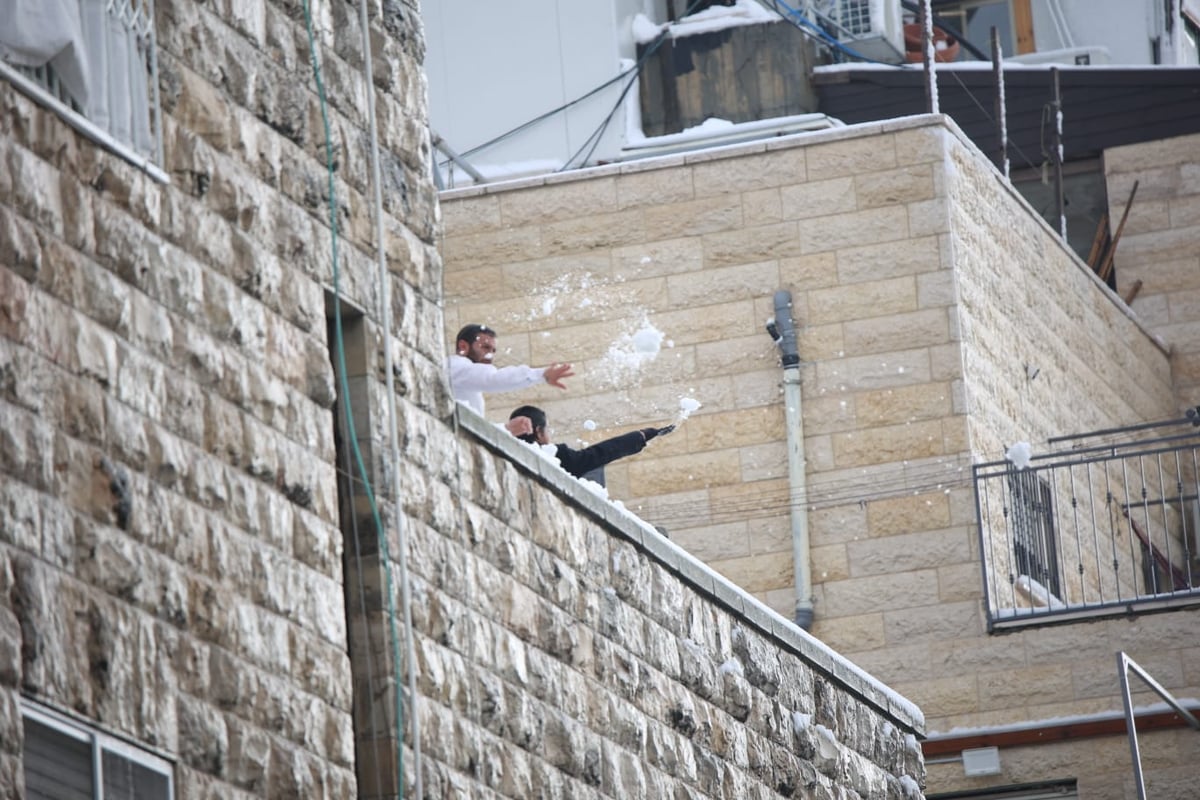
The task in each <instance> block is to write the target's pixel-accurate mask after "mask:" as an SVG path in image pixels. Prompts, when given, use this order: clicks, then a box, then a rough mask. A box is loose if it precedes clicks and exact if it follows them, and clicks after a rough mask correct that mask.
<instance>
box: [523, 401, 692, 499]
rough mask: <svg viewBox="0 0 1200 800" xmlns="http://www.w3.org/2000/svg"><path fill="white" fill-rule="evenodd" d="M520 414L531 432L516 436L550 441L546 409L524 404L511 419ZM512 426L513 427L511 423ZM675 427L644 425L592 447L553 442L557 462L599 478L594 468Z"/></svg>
mask: <svg viewBox="0 0 1200 800" xmlns="http://www.w3.org/2000/svg"><path fill="white" fill-rule="evenodd" d="M521 417H524V418H525V419H528V420H529V423H530V427H531V428H532V433H523V434H520V435H517V438H518V439H520V440H521V441H523V442H529V443H530V444H550V434H549V432H548V430H547V428H546V412H545V411H542V410H541V409H540V408H538V407H537V406H521V407H520V408H518V409H516V410H514V411H513V412H512V413H511V414H509V415H508V419H509V422H510V423H512V421H513V420H517V419H519V418H521ZM509 430H510V431H512V430H513V426H512V425H511V424H510V426H509ZM673 430H675V426H674V425H668V426H666V427H665V428H642V429H641V430H636V431H630V432H629V433H623V434H621V435H620V436H614V437H612V438H611V439H605V440H604V441H602V442H596V443H595V444H594V445H591V446H590V447H585V448H583V449H582V450H576V449H574V448H573V447H567V446H566V445H565V444H556V445H554V447H555V450H556V451H557V452H556V455H557V456H558V463H559V464H562V468H563V469H565V470H566V471H567V472H569V473H571V474H572V475H574V476H575V477H576V478H582V477H584V476H587V477H588V479H589V480H596V477H595V476H593V475H590V474H589V473H591V472H592V471H593V470H599V469H600V468H601V467H603V466H604V465H605V464H607V463H609V462H610V461H616V460H617V459H618V458H624V457H625V456H631V455H633V454H634V453H640V452H641V451H642V448H643V447H645V446H646V443H647V442H649V441H650V440H651V439H653V438H654V437H655V436H663V435H665V434H668V433H670V432H671V431H673ZM598 477H599V480H596V483H599V484H600V485H601V486H603V485H604V473H603V472H599V473H598Z"/></svg>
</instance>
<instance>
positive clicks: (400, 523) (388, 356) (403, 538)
mask: <svg viewBox="0 0 1200 800" xmlns="http://www.w3.org/2000/svg"><path fill="white" fill-rule="evenodd" d="M358 10H359V28H360V32H361V34H362V48H363V83H364V85H365V88H366V91H367V124H368V125H370V126H371V129H370V143H371V188H372V206H373V207H374V212H375V213H374V222H375V263H376V267H377V269H378V272H379V288H380V300H379V306H380V308H379V321H380V325H381V326H382V327H383V361H384V377H385V383H386V386H387V409H388V445H389V449H390V454H391V469H392V474H391V478H392V502H393V504H394V509H395V515H396V520H395V524H396V549H397V551H398V552H397V553H396V557H397V560H398V561H399V566H400V602H401V613H402V614H403V617H404V656H405V659H406V660H407V664H406V666H407V667H408V722H409V725H410V727H411V730H412V734H411V735H412V744H411V746H412V752H413V770H412V776H413V784H414V786H415V796H417V797H423V796H424V789H423V787H422V775H421V704H420V694H418V692H417V656H416V646H415V643H414V640H413V621H412V576H411V575H410V574H409V570H408V533H407V528H406V526H405V524H404V498H403V496H402V494H401V486H400V438H399V432H398V430H399V427H400V422H399V412H398V411H397V409H396V387H395V377H394V374H395V373H394V370H393V365H392V349H393V341H392V279H391V273H390V271H389V270H388V262H387V245H386V243H385V240H384V234H383V170H382V167H381V166H380V155H379V122H378V118H377V116H376V113H375V75H374V72H373V65H372V64H373V60H374V59H373V56H372V53H371V22H370V18H369V17H368V15H367V3H366V0H359V4H358ZM435 166H436V165H435ZM382 533H383V535H384V536H385V537H386V536H387V532H386V531H384V532H382ZM380 555H381V556H384V557H386V556H387V550H386V548H384V549H382V551H381V553H380ZM384 570H385V571H387V570H390V567H389V566H388V565H386V564H385V565H384ZM388 574H389V575H390V573H388ZM387 587H388V589H389V590H390V588H391V579H390V577H389V579H388V581H387ZM392 624H393V625H394V624H395V620H394V619H393V620H392ZM391 630H392V633H391V638H392V651H393V652H392V657H393V658H396V659H399V656H400V652H399V646H398V643H397V642H396V634H395V628H394V627H393V628H392V629H391ZM369 635H370V634H368V636H369ZM369 657H370V656H368V658H369ZM395 680H396V686H395V688H394V691H395V692H396V696H397V703H396V740H397V741H396V758H397V761H396V787H397V790H398V791H399V793H400V794H401V795H403V794H404V768H403V763H404V762H403V752H402V751H403V747H404V729H403V726H402V720H401V719H400V712H401V705H402V702H401V701H402V699H403V696H404V692H403V691H402V690H401V688H400V674H399V665H397V670H396V673H395Z"/></svg>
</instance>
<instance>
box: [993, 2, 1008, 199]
mask: <svg viewBox="0 0 1200 800" xmlns="http://www.w3.org/2000/svg"><path fill="white" fill-rule="evenodd" d="M1002 59H1003V54H1002V52H1001V50H1000V29H999V28H997V27H995V26H994V25H993V26H992V76H993V77H994V78H995V80H996V140H997V141H998V142H999V147H998V148H997V153H996V166H998V167H1000V169H1001V170H1002V171H1003V172H1004V177H1005V178H1007V177H1008V111H1007V109H1006V108H1005V105H1004V67H1003V66H1002V63H1001V62H1002Z"/></svg>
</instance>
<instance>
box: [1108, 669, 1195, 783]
mask: <svg viewBox="0 0 1200 800" xmlns="http://www.w3.org/2000/svg"><path fill="white" fill-rule="evenodd" d="M1117 669H1118V670H1120V677H1121V700H1122V701H1123V702H1124V704H1125V730H1126V731H1128V733H1129V750H1130V754H1131V755H1132V756H1133V782H1134V785H1135V786H1136V787H1137V796H1138V800H1146V782H1145V779H1144V778H1143V776H1142V754H1141V751H1140V749H1139V748H1138V740H1137V726H1136V724H1135V722H1134V718H1133V698H1132V696H1131V695H1130V693H1129V670H1133V671H1134V672H1136V673H1137V676H1138V677H1139V678H1141V679H1142V680H1143V681H1144V682H1145V684H1146V685H1147V686H1149V687H1150V688H1151V689H1152V690H1153V691H1154V693H1155V694H1157V695H1158V696H1159V697H1161V698H1162V699H1163V700H1164V701H1166V703H1167V705H1169V706H1170V707H1171V708H1172V710H1174V711H1175V713H1176V714H1178V715H1179V716H1181V717H1183V719H1184V721H1185V722H1187V724H1188V725H1190V726H1191V727H1192V729H1193V730H1197V731H1200V719H1196V717H1195V715H1194V714H1192V712H1190V711H1188V710H1187V709H1186V708H1184V707H1183V705H1182V704H1181V703H1180V702H1179V701H1178V700H1176V699H1175V696H1174V695H1172V694H1171V693H1170V692H1168V691H1167V690H1166V689H1164V688H1163V687H1162V686H1161V685H1160V684H1159V683H1158V681H1156V680H1154V678H1151V677H1150V674H1149V673H1148V672H1146V670H1144V669H1142V668H1141V667H1140V666H1138V664H1137V662H1135V661H1134V660H1133V659H1132V658H1130V657H1129V656H1127V655H1125V653H1124V652H1123V651H1122V652H1118V653H1117Z"/></svg>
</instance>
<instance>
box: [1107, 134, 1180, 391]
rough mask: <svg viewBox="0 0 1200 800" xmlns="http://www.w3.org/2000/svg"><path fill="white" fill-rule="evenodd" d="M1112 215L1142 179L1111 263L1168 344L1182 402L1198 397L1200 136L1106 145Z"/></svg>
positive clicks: (1123, 288)
mask: <svg viewBox="0 0 1200 800" xmlns="http://www.w3.org/2000/svg"><path fill="white" fill-rule="evenodd" d="M1104 175H1105V180H1106V181H1107V184H1108V199H1109V216H1110V218H1113V219H1120V215H1121V214H1122V213H1123V212H1124V209H1125V202H1126V200H1127V199H1128V198H1129V193H1130V191H1131V190H1132V189H1133V184H1134V182H1135V181H1137V182H1138V189H1137V195H1136V196H1135V197H1134V201H1133V205H1132V206H1131V207H1130V211H1129V219H1128V221H1127V222H1126V224H1125V230H1124V231H1123V232H1122V234H1121V240H1120V242H1119V243H1118V246H1117V250H1116V255H1115V258H1114V264H1115V267H1114V270H1115V275H1116V280H1117V289H1118V291H1120V292H1121V294H1122V295H1123V296H1127V295H1128V293H1129V292H1130V291H1132V290H1133V288H1134V286H1135V285H1137V284H1138V283H1139V282H1140V289H1138V292H1137V294H1136V295H1134V297H1133V298H1132V300H1131V301H1130V307H1131V308H1132V309H1133V311H1134V312H1135V313H1136V314H1137V316H1138V318H1139V319H1142V320H1143V321H1144V322H1145V323H1146V325H1148V326H1149V327H1150V328H1151V330H1153V331H1154V332H1155V333H1157V334H1158V335H1159V336H1161V337H1162V338H1163V339H1164V340H1165V341H1167V342H1168V343H1169V344H1170V346H1171V366H1172V377H1173V380H1174V383H1175V389H1176V393H1177V395H1176V401H1177V403H1178V409H1179V410H1182V409H1184V408H1188V407H1194V406H1196V405H1197V404H1198V403H1200V352H1198V349H1197V346H1196V331H1197V325H1198V324H1200V314H1198V313H1197V304H1196V301H1197V298H1198V297H1200V136H1184V137H1179V138H1176V139H1167V140H1163V141H1158V142H1148V143H1145V144H1139V145H1129V146H1127V147H1117V148H1113V149H1111V150H1107V151H1105V153H1104Z"/></svg>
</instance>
